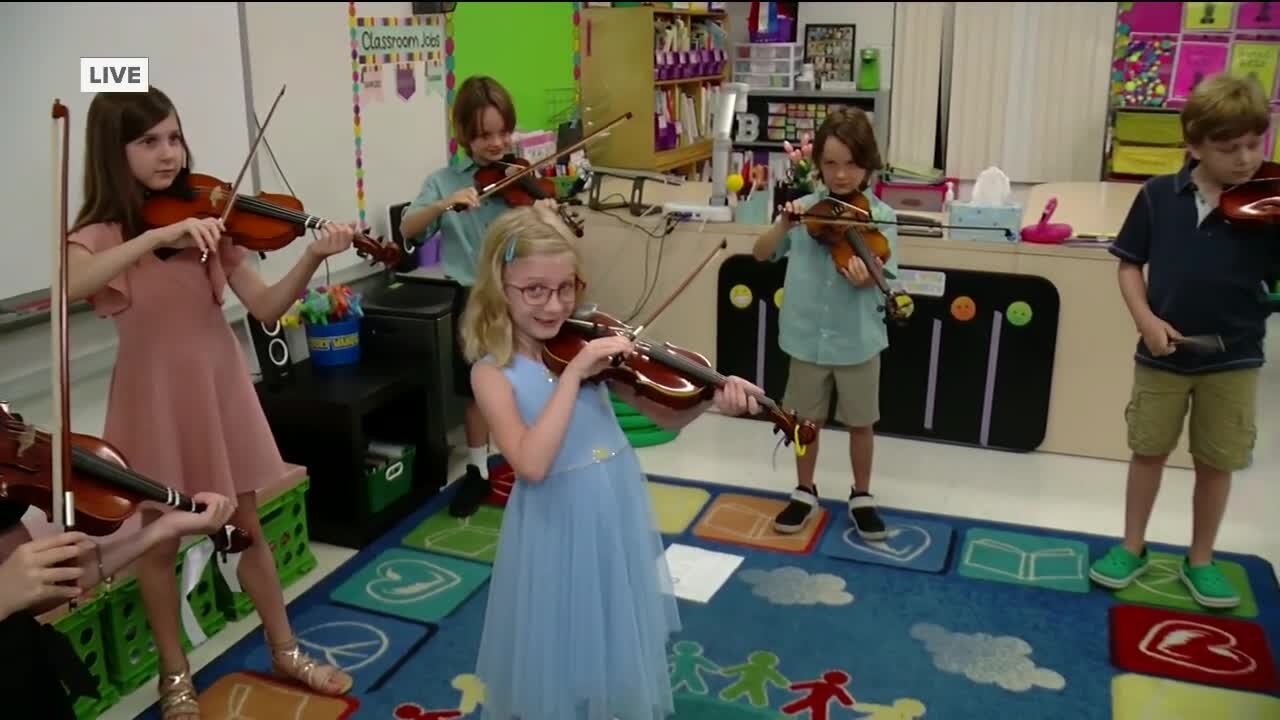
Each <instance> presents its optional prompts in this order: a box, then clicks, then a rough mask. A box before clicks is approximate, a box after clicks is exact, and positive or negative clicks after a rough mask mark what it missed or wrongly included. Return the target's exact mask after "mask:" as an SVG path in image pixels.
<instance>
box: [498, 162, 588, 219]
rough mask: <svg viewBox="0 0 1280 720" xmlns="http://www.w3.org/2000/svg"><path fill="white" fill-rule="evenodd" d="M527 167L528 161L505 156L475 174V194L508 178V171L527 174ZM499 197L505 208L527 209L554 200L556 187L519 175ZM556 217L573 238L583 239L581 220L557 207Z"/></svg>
mask: <svg viewBox="0 0 1280 720" xmlns="http://www.w3.org/2000/svg"><path fill="white" fill-rule="evenodd" d="M530 167H531V165H530V163H529V161H528V160H525V159H524V158H520V157H516V156H515V155H511V154H508V155H506V156H505V157H503V158H502V160H500V161H498V162H496V163H494V164H492V165H488V166H486V167H482V168H480V169H479V170H477V171H476V177H475V186H476V190H477V191H479V192H484V191H485V190H486V189H487V188H490V187H493V186H496V185H498V184H499V183H501V182H502V181H504V180H506V179H507V178H508V177H510V176H511V174H510V173H508V171H507V170H508V168H518V169H519V170H518V171H526V170H528V169H529V168H530ZM498 193H499V194H500V195H501V196H502V200H503V202H505V203H506V204H507V206H508V207H528V206H530V205H533V204H534V203H535V202H537V201H539V200H547V199H555V198H556V197H557V193H556V184H555V183H554V182H552V181H551V180H549V179H547V178H544V177H536V176H534V175H533V174H531V173H529V172H521V174H520V176H519V178H518V179H517V180H515V181H514V182H512V183H508V184H506V185H503V186H501V189H500V190H498ZM559 214H560V219H561V220H563V221H564V224H565V225H568V226H569V229H570V230H572V231H573V234H574V235H575V236H577V237H582V233H583V231H582V220H581V219H580V218H579V217H578V216H576V215H574V214H573V213H572V212H570V211H569V208H568V207H566V206H564V205H560V206H559Z"/></svg>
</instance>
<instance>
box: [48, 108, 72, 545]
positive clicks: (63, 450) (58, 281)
mask: <svg viewBox="0 0 1280 720" xmlns="http://www.w3.org/2000/svg"><path fill="white" fill-rule="evenodd" d="M52 116H53V123H54V125H53V128H54V133H53V139H54V157H55V158H60V160H59V161H56V162H55V163H54V166H55V167H57V168H58V173H57V175H56V177H55V185H56V189H55V192H56V193H57V196H58V236H57V238H56V239H55V241H54V247H53V251H54V252H53V282H52V283H51V284H50V287H49V299H50V303H51V306H50V312H51V314H52V316H53V318H52V319H53V331H52V332H50V333H49V335H50V338H51V340H52V344H53V348H52V349H53V353H52V356H51V357H52V359H53V361H52V362H51V363H50V364H49V366H50V369H51V370H52V372H53V388H52V390H53V403H52V409H53V427H54V430H55V435H54V437H53V438H52V440H53V442H52V446H53V447H52V453H53V455H52V459H53V467H52V468H51V471H52V472H51V480H52V486H51V487H52V490H51V492H52V493H53V498H52V500H53V504H52V508H53V524H54V526H55V527H57V528H58V530H59V531H60V532H66V531H67V530H70V529H71V528H73V527H74V526H75V498H74V496H73V495H72V493H71V492H70V491H69V490H67V489H66V487H67V481H68V480H69V479H70V477H71V402H70V392H71V380H70V375H71V373H70V368H69V362H68V359H67V352H68V351H67V176H68V163H69V162H70V151H69V149H70V144H71V110H70V109H69V108H67V106H66V105H63V104H62V101H61V100H59V99H56V98H55V99H54V101H53V110H52ZM59 120H61V121H62V128H61V129H62V137H61V142H60V143H59V138H58V121H59ZM59 144H60V145H61V147H60V148H59ZM64 493H65V495H64Z"/></svg>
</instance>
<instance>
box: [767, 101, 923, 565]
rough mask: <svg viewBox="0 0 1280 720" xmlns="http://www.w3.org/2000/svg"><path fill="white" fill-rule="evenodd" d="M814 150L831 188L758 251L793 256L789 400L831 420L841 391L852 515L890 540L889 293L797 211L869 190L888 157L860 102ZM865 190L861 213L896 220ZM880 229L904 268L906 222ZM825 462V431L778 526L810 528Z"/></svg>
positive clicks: (834, 121) (830, 126)
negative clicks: (813, 231) (813, 233)
mask: <svg viewBox="0 0 1280 720" xmlns="http://www.w3.org/2000/svg"><path fill="white" fill-rule="evenodd" d="M813 157H814V160H815V161H816V162H817V165H818V171H819V173H821V178H822V188H821V189H820V190H819V191H818V192H815V193H812V194H810V195H807V196H805V197H803V198H801V199H799V200H797V201H793V202H790V203H787V205H786V207H785V208H784V212H783V213H782V214H781V215H780V216H779V217H778V220H777V222H775V223H774V225H773V227H771V228H769V230H768V231H766V232H765V233H764V234H763V235H761V236H760V237H759V238H758V239H757V240H756V243H755V248H754V254H755V257H756V259H757V260H760V261H765V260H775V261H776V260H781V259H782V258H783V257H786V258H787V274H786V279H785V280H784V283H783V298H784V300H783V303H782V309H781V311H780V314H779V318H778V323H779V334H778V344H779V345H780V346H781V347H782V350H783V351H784V352H786V353H787V355H789V356H791V366H790V372H789V374H788V377H787V389H786V392H785V393H784V395H783V400H782V403H783V405H784V406H786V407H788V408H792V409H794V410H795V412H797V413H798V414H799V415H800V416H801V417H803V418H805V419H806V420H809V421H811V422H813V424H814V425H817V426H819V427H821V426H822V425H823V424H824V423H825V422H826V419H827V413H828V408H829V407H830V405H831V397H832V393H833V392H834V393H835V395H836V398H837V404H836V417H837V418H838V419H839V420H840V422H841V423H842V424H844V426H845V427H847V428H848V429H849V462H850V465H852V469H853V482H852V485H853V487H852V489H851V490H850V493H849V502H848V510H849V521H850V522H851V523H853V526H854V527H855V528H856V529H857V531H858V534H859V535H860V536H861V537H862V538H863V539H866V540H882V539H884V537H885V535H886V531H885V526H884V522H883V521H882V520H881V519H880V515H879V513H878V512H877V511H876V505H875V501H874V499H873V497H872V495H871V457H872V452H873V449H874V445H875V432H874V426H875V424H876V422H877V421H878V420H879V419H880V405H879V403H880V353H881V352H882V351H884V349H885V348H887V347H888V346H889V337H888V328H886V327H885V321H884V315H883V313H882V312H881V311H880V310H879V306H880V303H881V299H882V297H883V296H882V294H881V293H880V291H879V289H878V288H877V287H876V284H875V280H874V279H873V277H872V275H871V272H870V270H871V269H870V268H868V267H867V266H866V264H864V263H863V262H862V261H861V260H860V259H858V258H856V257H854V258H852V259H851V261H850V263H849V266H848V267H846V268H840V269H839V270H837V269H836V267H835V265H834V264H833V263H832V262H831V254H830V253H829V252H828V251H827V249H826V248H825V247H824V246H822V245H821V244H819V242H818V241H817V240H815V239H814V238H812V237H810V235H809V233H808V231H807V230H806V229H805V228H804V226H803V225H799V224H798V223H797V222H796V220H795V216H796V215H799V214H802V213H803V212H805V211H806V210H808V209H809V208H811V207H813V205H815V204H816V203H818V202H819V201H820V200H822V199H823V198H825V197H828V196H831V195H835V196H848V195H850V194H851V193H853V192H864V191H865V190H866V189H867V187H868V186H869V185H870V184H871V174H872V173H873V172H875V171H877V170H879V169H880V168H881V167H883V164H882V163H881V161H880V150H879V148H878V147H877V145H876V137H875V130H874V129H873V128H872V127H871V122H870V120H869V119H868V118H867V114H866V113H865V112H863V111H862V110H860V109H857V108H853V109H849V110H842V111H838V112H834V113H832V114H830V115H828V116H827V119H826V120H825V121H824V122H823V123H822V126H821V127H819V128H818V133H817V136H816V137H815V138H814V141H813ZM864 194H865V195H866V197H867V199H868V201H869V204H870V207H871V216H872V217H871V218H854V219H866V220H881V221H890V222H892V221H894V220H896V215H895V214H894V212H893V210H892V209H891V208H890V207H889V206H888V205H886V204H884V203H883V202H881V201H880V200H879V199H878V198H876V197H875V196H873V195H871V194H870V193H864ZM877 229H878V230H880V232H881V233H883V234H884V236H885V239H886V240H888V243H889V250H890V255H889V261H888V264H887V266H886V267H885V268H884V269H887V270H888V271H889V272H890V273H892V274H896V273H897V269H898V261H897V255H898V248H897V238H898V235H897V227H896V226H894V225H880V226H877ZM817 462H818V443H817V441H816V440H815V442H814V443H813V444H812V445H811V446H810V447H809V448H808V451H807V452H806V453H804V455H802V456H799V457H797V458H796V473H797V475H798V476H799V485H798V487H796V489H795V491H794V492H792V494H791V501H790V502H789V503H788V504H787V506H786V507H785V508H783V509H782V511H781V512H780V513H778V516H777V518H775V519H774V523H773V526H774V529H776V530H777V531H778V532H780V533H796V532H800V531H801V530H803V529H804V528H805V526H807V525H808V524H809V522H810V521H812V520H813V519H814V518H815V517H817V513H818V509H819V503H818V490H817V486H816V485H815V483H814V479H813V472H814V468H815V466H816V465H817Z"/></svg>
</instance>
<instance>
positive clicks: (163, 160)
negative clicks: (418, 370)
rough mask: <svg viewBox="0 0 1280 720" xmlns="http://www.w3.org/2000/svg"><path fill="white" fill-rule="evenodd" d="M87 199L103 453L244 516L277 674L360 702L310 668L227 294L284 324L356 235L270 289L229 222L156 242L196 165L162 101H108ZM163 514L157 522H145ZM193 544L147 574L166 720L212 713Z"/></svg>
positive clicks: (95, 107)
mask: <svg viewBox="0 0 1280 720" xmlns="http://www.w3.org/2000/svg"><path fill="white" fill-rule="evenodd" d="M86 124H87V133H86V138H85V169H84V175H85V198H84V205H83V207H82V208H81V210H80V213H79V215H78V216H77V218H76V220H75V223H74V226H73V228H72V231H71V233H70V237H69V242H70V243H71V245H70V247H69V248H68V261H67V263H68V275H69V281H68V285H69V287H68V292H69V295H70V298H71V301H72V302H74V301H76V300H80V299H88V300H89V301H90V302H91V303H92V304H93V306H94V308H95V310H96V311H97V313H98V314H99V315H100V316H102V317H109V318H111V319H112V320H114V322H115V326H116V331H117V334H118V337H119V349H118V351H117V356H116V365H115V369H114V371H113V375H112V380H111V391H110V399H109V401H108V406H107V418H106V427H105V430H104V439H105V440H106V441H107V442H109V443H111V444H113V445H115V446H116V447H117V448H119V449H120V450H121V451H122V452H123V453H124V456H125V458H127V459H128V461H129V462H130V464H131V465H133V466H134V467H135V468H137V470H138V471H139V472H141V473H142V474H144V475H147V476H149V477H153V478H156V479H158V480H162V481H163V482H165V483H166V484H169V485H172V486H174V487H176V488H178V489H181V490H184V491H186V492H187V493H188V494H194V493H197V492H214V493H219V494H221V495H224V496H226V497H229V498H234V499H235V502H236V509H235V513H234V515H233V516H232V519H231V522H232V523H234V524H235V525H238V526H239V527H242V528H244V529H245V530H246V531H248V532H249V533H250V534H251V535H252V536H253V540H254V543H253V546H252V547H251V548H250V549H249V550H247V551H246V552H244V553H243V554H242V556H241V558H240V565H239V571H238V576H239V579H240V583H241V585H242V587H243V588H244V590H245V591H246V592H247V593H248V594H249V596H250V598H252V600H253V602H254V605H255V606H256V608H257V610H258V614H259V616H260V617H261V619H262V624H263V628H264V630H265V633H266V641H267V643H268V645H269V646H270V648H271V650H272V652H271V657H272V668H273V670H274V671H275V672H276V673H278V674H280V675H282V676H284V677H287V678H289V679H292V680H295V681H297V682H300V683H302V684H304V685H305V686H307V687H308V688H309V689H311V690H314V691H316V692H319V693H323V694H328V695H341V694H345V693H346V692H347V691H348V690H349V689H350V687H351V682H352V681H351V677H350V676H348V675H347V674H345V673H343V672H342V671H341V670H340V669H338V668H334V667H332V666H327V665H321V664H319V663H317V662H316V661H314V660H313V659H311V658H310V657H308V656H306V655H304V654H303V653H302V652H301V651H300V650H299V648H298V644H297V641H296V639H295V637H294V635H293V631H292V629H291V628H290V625H289V618H288V615H287V614H286V612H285V603H284V596H283V593H282V591H281V588H280V581H279V578H278V577H277V575H276V570H275V563H274V561H273V560H272V557H271V550H270V548H269V547H268V544H267V541H266V539H265V538H264V537H263V535H262V527H261V525H260V524H259V522H258V512H257V506H256V503H255V495H254V493H255V491H257V490H258V489H260V488H262V487H265V486H267V485H270V484H272V483H273V482H275V481H278V480H279V479H280V478H281V477H283V475H284V474H285V467H284V462H283V460H282V459H281V457H280V453H279V451H278V450H277V448H276V446H275V443H274V441H273V438H272V434H271V429H270V427H269V426H268V425H267V421H266V418H265V416H264V414H263V412H262V407H261V405H260V404H259V402H258V397H257V395H256V393H255V392H254V388H253V383H252V380H251V378H250V374H249V369H248V366H247V363H246V362H245V359H244V356H243V353H242V351H241V349H240V344H239V342H238V341H237V340H236V337H235V335H234V334H233V333H232V331H231V328H230V326H229V325H228V323H227V321H226V319H225V317H224V316H223V310H222V300H223V294H224V292H225V291H226V289H227V288H228V287H230V289H231V290H232V291H233V292H234V293H235V294H236V295H237V296H239V298H240V299H241V301H242V302H243V303H244V306H245V308H246V309H247V310H248V311H249V312H250V313H252V314H253V316H254V317H256V318H258V319H259V320H261V321H263V322H266V323H270V322H273V321H275V320H276V319H278V318H279V317H280V316H281V315H283V314H284V312H285V311H286V310H287V309H288V308H289V306H290V305H291V304H292V303H293V301H294V299H295V298H297V297H298V295H299V294H300V293H301V292H303V291H304V290H305V288H306V285H307V282H308V281H309V280H310V279H311V276H312V275H313V274H314V273H315V271H316V269H317V268H318V267H319V265H320V264H321V263H322V262H323V261H324V259H325V258H326V257H328V256H330V255H334V254H336V253H339V252H342V251H343V250H346V249H347V248H348V247H349V246H350V244H351V239H352V237H353V232H354V230H353V227H351V226H343V225H330V226H326V227H325V228H323V229H321V230H320V231H319V232H318V233H317V235H318V237H317V238H316V240H315V241H314V242H312V243H311V245H310V246H309V247H308V248H307V251H306V253H305V254H304V255H303V257H302V258H301V259H300V260H299V261H298V263H297V265H295V266H294V268H293V269H292V270H291V271H290V272H289V273H288V275H286V276H285V277H284V278H283V279H282V280H281V281H280V282H278V283H276V284H274V285H266V284H265V283H264V282H263V281H262V279H261V277H260V276H259V275H258V274H257V272H256V271H255V269H254V267H253V264H252V263H250V262H246V261H245V258H246V255H247V253H246V251H245V250H243V249H241V248H239V247H236V246H233V245H232V244H231V242H230V241H229V240H228V239H227V238H224V237H222V230H223V229H224V228H223V226H222V224H221V222H220V221H219V220H218V219H217V218H212V219H188V220H184V221H182V222H179V223H176V224H174V225H170V226H168V227H160V228H152V229H147V228H146V227H145V226H144V225H143V223H142V221H141V211H142V204H143V201H144V199H145V197H146V195H147V194H148V193H155V192H163V191H166V190H168V189H169V188H170V187H171V186H175V185H176V186H181V185H182V184H183V183H182V181H183V180H184V178H185V176H186V174H187V173H189V172H190V165H191V152H190V149H189V147H188V146H187V143H186V139H185V138H184V137H183V135H182V126H181V123H180V121H179V119H178V113H177V110H176V109H175V108H174V107H173V104H172V103H171V102H170V100H169V98H168V97H166V96H165V95H164V94H163V93H162V92H160V91H159V90H156V89H154V88H152V89H151V90H150V91H149V92H146V93H103V94H100V95H98V96H97V97H95V98H94V100H93V103H92V105H90V107H89V112H88V118H87V122H86ZM156 517H158V515H157V514H156V513H154V512H146V513H144V516H143V522H144V523H149V522H151V521H153V520H155V519H156ZM177 551H178V543H177V542H176V541H171V542H167V543H161V544H160V545H158V546H156V547H155V548H154V549H152V550H151V551H150V552H149V553H148V554H147V555H145V556H144V557H143V558H142V559H141V560H139V562H138V564H137V573H138V581H139V583H140V586H141V591H142V599H143V604H144V605H145V609H146V613H147V620H148V621H149V623H150V625H151V630H152V633H153V635H154V636H155V642H156V647H157V649H158V651H159V655H160V669H159V674H160V678H159V689H160V705H161V711H162V714H163V717H164V718H165V720H180V719H181V720H198V718H199V716H200V715H199V713H200V708H199V705H198V704H197V700H196V693H195V689H194V687H193V685H192V682H191V675H190V666H189V664H188V662H187V659H186V657H185V655H184V653H183V651H182V646H181V645H180V642H179V637H180V636H179V632H178V618H179V605H178V588H177V585H176V583H175V582H174V574H173V573H174V567H175V564H176V562H177Z"/></svg>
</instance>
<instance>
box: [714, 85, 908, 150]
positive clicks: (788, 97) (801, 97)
mask: <svg viewBox="0 0 1280 720" xmlns="http://www.w3.org/2000/svg"><path fill="white" fill-rule="evenodd" d="M889 92H890V91H889V90H886V89H882V90H848V91H846V90H774V89H766V88H752V89H751V91H750V93H749V94H748V95H747V112H746V114H747V115H754V116H755V117H756V128H757V134H758V137H757V138H756V139H755V140H747V139H746V138H745V136H744V130H743V128H742V125H741V124H739V125H738V129H737V133H736V134H735V136H734V138H733V149H734V150H772V151H775V152H782V143H783V140H789V141H791V142H792V143H797V142H798V141H799V140H800V134H801V132H808V133H809V135H810V137H812V136H813V135H815V134H816V133H817V132H818V126H820V125H821V124H822V119H823V118H825V117H826V115H827V113H829V112H830V111H832V110H833V109H834V108H836V107H858V108H862V110H864V111H865V112H866V113H867V114H868V115H870V116H871V127H872V128H873V129H874V130H875V133H876V142H877V143H878V144H879V145H880V147H881V148H882V149H883V148H886V147H888V146H889ZM779 107H780V108H781V110H780V112H770V110H771V108H773V109H777V108H779ZM770 116H775V117H776V116H785V117H788V118H790V119H791V122H790V124H787V125H783V126H781V127H774V126H771V125H770V123H769V118H770ZM804 121H810V122H811V124H812V127H808V123H806V122H804ZM797 124H799V125H803V127H798V126H797ZM770 131H782V132H783V134H784V135H786V137H784V138H781V139H779V138H771V137H769V135H770Z"/></svg>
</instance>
